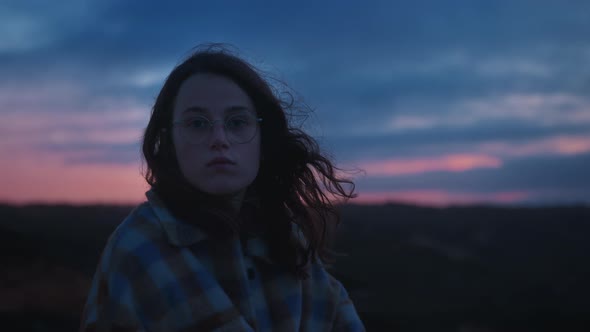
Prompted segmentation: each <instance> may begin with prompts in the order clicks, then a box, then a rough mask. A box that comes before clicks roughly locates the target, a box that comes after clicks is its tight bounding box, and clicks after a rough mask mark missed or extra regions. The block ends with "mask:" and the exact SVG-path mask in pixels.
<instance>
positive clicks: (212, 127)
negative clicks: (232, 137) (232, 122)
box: [209, 119, 228, 139]
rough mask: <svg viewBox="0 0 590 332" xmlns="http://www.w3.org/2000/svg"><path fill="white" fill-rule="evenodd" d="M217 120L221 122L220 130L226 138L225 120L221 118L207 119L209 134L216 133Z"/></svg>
mask: <svg viewBox="0 0 590 332" xmlns="http://www.w3.org/2000/svg"><path fill="white" fill-rule="evenodd" d="M217 122H221V126H220V127H221V132H222V134H223V136H224V137H225V138H226V139H227V138H228V136H227V128H226V125H225V120H222V119H217V120H209V136H216V135H217V134H216V133H215V124H216V123H217Z"/></svg>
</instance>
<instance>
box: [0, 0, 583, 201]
mask: <svg viewBox="0 0 590 332" xmlns="http://www.w3.org/2000/svg"><path fill="white" fill-rule="evenodd" d="M589 31H590V3H589V2H587V1H532V0H527V1H523V0H521V1H494V2H484V1H445V2H442V1H414V2H395V1H366V2H352V1H338V2H336V1H334V2H295V1H292V2H262V1H217V2H201V1H177V2H174V4H172V3H166V4H164V2H157V1H125V2H123V1H70V0H68V1H60V2H55V3H47V2H44V1H2V2H0V115H1V116H2V117H3V118H4V120H3V121H2V123H1V124H0V133H1V134H0V135H2V138H3V139H2V141H3V143H2V145H0V152H2V153H3V155H4V156H5V157H3V158H2V161H1V163H0V169H3V172H2V173H3V175H2V177H3V178H0V180H1V181H2V182H4V185H1V186H0V187H2V188H3V189H0V190H1V191H0V200H5V201H17V202H28V201H82V202H91V201H102V202H109V201H113V202H122V201H134V200H136V199H140V198H141V197H142V196H143V191H144V189H145V188H144V187H141V185H140V184H141V177H140V175H139V168H140V156H139V145H138V141H139V138H140V137H141V130H142V129H143V128H144V127H145V125H146V124H147V119H148V117H149V111H150V107H151V104H152V103H153V101H154V98H155V96H156V94H157V93H158V90H159V88H160V87H161V85H162V83H163V80H164V79H165V77H166V75H167V74H168V73H169V72H170V70H171V69H172V68H173V66H174V65H175V64H177V63H178V62H179V61H180V60H181V59H182V58H183V57H184V56H186V55H187V54H188V53H189V52H190V50H191V49H192V48H193V47H195V46H197V45H199V44H201V43H206V42H223V43H229V44H232V45H234V46H235V47H236V48H237V50H238V51H239V53H240V54H241V55H242V56H244V57H245V58H247V59H248V60H249V61H251V62H252V63H253V64H254V65H256V66H258V67H259V68H261V69H262V70H264V71H265V72H267V73H269V74H270V75H271V76H272V77H274V78H277V79H280V80H283V81H285V82H286V83H287V85H288V87H289V88H290V89H292V91H294V92H296V94H297V96H299V98H300V100H301V101H302V102H305V103H306V104H307V105H309V106H310V107H311V108H312V109H313V110H314V112H313V113H311V114H308V115H309V117H308V118H307V120H306V121H305V122H304V123H303V126H304V127H305V128H306V129H307V130H309V131H310V133H312V134H313V135H314V136H315V137H316V138H317V139H318V141H320V143H321V144H322V146H323V147H324V148H325V149H326V151H328V152H329V153H330V154H331V155H332V156H333V158H334V160H335V161H336V162H337V163H339V164H340V165H342V166H343V167H345V168H348V169H358V168H360V169H363V170H365V172H364V173H357V174H356V175H354V176H355V179H356V181H357V189H358V191H359V194H360V196H359V199H358V201H359V202H360V201H384V200H402V201H410V202H416V203H423V204H439V205H440V204H463V203H480V202H484V203H485V202H487V203H511V204H512V203H516V204H530V203H534V204H569V203H576V202H585V203H589V202H590V175H588V169H589V168H590V93H589V92H590V65H589V61H588V60H589V59H590V38H588V32H589ZM109 174H111V175H112V176H111V177H110V178H111V180H108V181H107V180H104V181H102V182H104V183H105V187H104V188H100V186H95V185H92V182H91V181H90V180H89V179H87V178H88V176H89V175H92V176H94V177H95V179H98V178H101V179H103V178H104V179H106V178H109ZM123 179H124V180H123ZM80 183H83V184H84V187H81V185H80ZM117 183H118V186H123V185H124V186H125V187H126V188H127V189H125V190H119V192H120V194H119V195H118V196H117V195H115V196H113V195H112V192H109V189H108V188H109V186H110V187H113V186H115V184H117ZM6 184H7V185H6ZM88 186H92V187H93V188H94V189H93V190H89V189H88V188H87V187H88ZM60 188H61V189H60ZM60 190H61V191H60ZM111 191H112V190H111Z"/></svg>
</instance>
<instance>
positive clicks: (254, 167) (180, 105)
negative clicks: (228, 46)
mask: <svg viewBox="0 0 590 332" xmlns="http://www.w3.org/2000/svg"><path fill="white" fill-rule="evenodd" d="M256 118H257V115H256V110H255V109H254V105H253V103H252V100H251V99H250V97H249V96H248V95H247V94H246V92H244V90H242V89H241V88H240V87H239V86H238V85H237V84H236V83H234V82H233V81H232V80H230V79H228V78H226V77H224V76H220V75H214V74H195V75H193V76H191V77H189V78H188V79H187V80H185V81H184V82H183V83H182V85H181V86H180V89H179V91H178V94H177V96H176V100H175V105H174V112H173V116H172V121H173V122H174V123H175V125H174V127H173V128H174V130H173V131H172V138H173V142H174V149H175V151H176V157H177V159H178V164H179V165H180V170H181V171H182V174H183V175H184V177H185V178H186V180H187V181H188V182H189V183H190V184H192V185H193V186H194V187H195V188H197V189H199V190H201V191H203V192H206V193H209V194H213V195H229V196H234V195H239V196H241V195H242V194H243V193H244V192H245V189H246V188H247V187H248V186H249V185H250V184H251V183H252V182H253V181H254V179H255V178H256V175H257V174H258V168H259V164H260V128H258V126H259V124H258V123H257V122H255V123H251V122H248V123H249V124H246V122H245V121H250V120H251V121H256ZM208 121H211V122H212V124H213V126H212V127H210V126H209V124H210V123H209V122H208ZM251 125H254V126H255V128H256V131H255V134H254V135H249V134H247V135H246V136H244V134H243V133H244V132H246V133H250V132H251V131H245V129H244V128H249V126H251ZM244 137H245V138H246V139H247V138H248V137H252V138H251V139H250V140H249V141H246V142H244V141H245V140H246V139H245V138H244Z"/></svg>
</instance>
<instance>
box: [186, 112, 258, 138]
mask: <svg viewBox="0 0 590 332" xmlns="http://www.w3.org/2000/svg"><path fill="white" fill-rule="evenodd" d="M212 128H213V126H212V123H211V121H210V120H209V119H207V118H205V117H202V116H195V117H191V118H189V119H187V120H186V121H184V122H183V123H182V125H181V126H180V130H181V132H180V134H181V135H182V136H183V137H184V139H186V140H187V141H188V142H189V143H191V144H201V143H203V142H204V141H205V140H206V139H207V137H209V135H210V134H211V130H212ZM224 129H225V134H226V135H227V138H228V140H229V141H230V142H231V143H236V144H244V143H248V142H250V141H251V140H252V139H253V138H254V136H256V131H257V130H258V120H257V119H256V118H255V117H254V116H252V115H249V114H239V115H233V116H231V117H229V118H227V119H226V120H225V122H224Z"/></svg>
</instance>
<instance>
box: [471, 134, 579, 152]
mask: <svg viewBox="0 0 590 332" xmlns="http://www.w3.org/2000/svg"><path fill="white" fill-rule="evenodd" d="M479 149H480V151H485V152H486V153H490V154H498V155H502V156H507V157H528V156H535V155H555V154H556V155H576V154H583V153H588V152H590V136H584V135H560V136H555V137H548V138H542V139H538V140H534V141H530V142H525V143H509V142H489V143H483V144H481V145H480V148H479Z"/></svg>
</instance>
